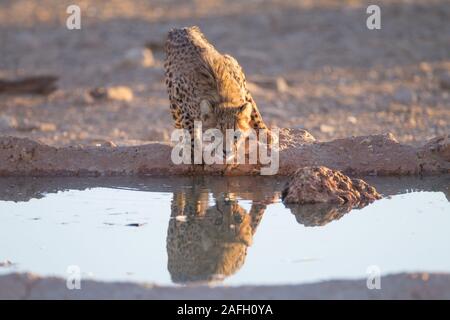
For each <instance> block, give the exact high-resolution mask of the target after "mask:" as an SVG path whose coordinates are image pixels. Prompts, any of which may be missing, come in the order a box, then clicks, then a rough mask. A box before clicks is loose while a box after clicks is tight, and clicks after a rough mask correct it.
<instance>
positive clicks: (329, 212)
mask: <svg viewBox="0 0 450 320" xmlns="http://www.w3.org/2000/svg"><path fill="white" fill-rule="evenodd" d="M369 204H370V202H360V203H359V204H358V206H357V207H354V206H352V205H349V204H342V205H338V204H331V203H317V204H303V205H300V204H286V205H285V206H286V208H289V210H291V212H292V214H293V215H295V219H296V220H297V222H298V223H300V224H302V225H304V226H305V227H316V226H324V225H326V224H328V223H330V222H331V221H333V220H339V219H340V218H342V217H343V216H344V215H345V214H347V213H349V212H350V211H352V210H353V209H362V208H364V207H365V206H367V205H369Z"/></svg>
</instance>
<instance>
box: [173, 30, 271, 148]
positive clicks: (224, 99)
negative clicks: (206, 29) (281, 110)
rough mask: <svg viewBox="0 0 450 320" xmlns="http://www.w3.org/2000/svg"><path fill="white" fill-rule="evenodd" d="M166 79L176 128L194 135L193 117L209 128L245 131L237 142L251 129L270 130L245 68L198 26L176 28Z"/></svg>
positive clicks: (192, 136) (243, 138)
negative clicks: (252, 92)
mask: <svg viewBox="0 0 450 320" xmlns="http://www.w3.org/2000/svg"><path fill="white" fill-rule="evenodd" d="M165 51H166V59H165V61H164V69H165V76H166V77H165V78H166V79H165V82H166V86H167V93H168V95H169V100H170V111H171V114H172V117H173V120H174V122H175V128H177V129H187V130H189V133H190V135H191V141H193V139H194V121H201V122H202V128H203V129H204V130H206V129H209V128H216V129H219V130H221V132H222V133H223V135H225V130H226V129H233V130H235V131H238V132H239V133H240V135H239V137H236V138H235V147H236V146H237V145H239V144H240V143H242V142H244V141H245V138H246V137H247V136H248V134H249V131H250V129H255V130H256V132H257V133H258V132H259V131H258V130H264V132H266V133H267V134H268V135H269V136H268V141H269V142H270V131H269V130H268V128H267V126H266V124H265V123H264V121H263V119H262V117H261V114H260V112H259V110H258V107H257V106H256V103H255V101H254V100H253V98H252V96H251V94H250V92H249V90H248V89H247V85H246V80H245V75H244V72H243V70H242V68H241V66H240V65H239V63H238V62H237V61H236V59H234V58H233V57H232V56H230V55H227V54H221V53H220V52H218V51H217V50H216V49H215V48H214V46H213V45H212V44H210V43H209V42H208V40H207V39H206V37H205V36H204V35H203V33H202V32H201V31H200V28H198V27H196V26H193V27H187V28H181V29H172V30H171V31H170V32H169V33H168V37H167V41H166V44H165Z"/></svg>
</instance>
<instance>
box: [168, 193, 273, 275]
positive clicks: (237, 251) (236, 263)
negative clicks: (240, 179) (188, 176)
mask: <svg viewBox="0 0 450 320" xmlns="http://www.w3.org/2000/svg"><path fill="white" fill-rule="evenodd" d="M237 198H238V194H234V193H228V192H225V193H218V194H214V193H213V204H212V205H210V204H209V193H208V190H207V189H204V188H201V187H198V186H193V188H191V189H188V190H186V191H180V192H177V193H174V195H173V199H172V206H171V208H172V212H171V219H170V221H169V228H168V232H167V255H168V269H169V273H170V275H171V278H172V281H173V282H176V283H188V282H209V281H214V280H220V279H223V278H224V277H226V276H230V275H232V274H234V273H235V272H236V271H237V270H239V269H240V268H241V266H242V265H243V263H244V261H245V257H246V255H247V247H248V246H250V245H251V244H252V239H253V235H254V234H255V232H256V229H257V228H258V225H259V223H260V221H261V219H262V217H263V215H264V211H265V209H266V205H267V202H271V201H270V200H269V201H261V202H258V201H253V203H252V205H251V209H250V211H249V212H247V211H246V210H245V209H244V208H242V207H241V206H240V205H239V203H238V200H237ZM180 217H183V219H181V218H180Z"/></svg>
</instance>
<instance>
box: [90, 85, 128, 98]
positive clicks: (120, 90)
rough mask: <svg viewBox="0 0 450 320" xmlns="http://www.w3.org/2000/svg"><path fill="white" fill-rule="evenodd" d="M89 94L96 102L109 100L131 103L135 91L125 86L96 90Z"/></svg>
mask: <svg viewBox="0 0 450 320" xmlns="http://www.w3.org/2000/svg"><path fill="white" fill-rule="evenodd" d="M89 94H90V95H91V97H92V98H94V99H96V100H101V99H108V100H117V101H126V102H130V101H132V100H133V98H134V95H133V91H132V90H131V89H130V88H129V87H125V86H117V87H109V88H103V87H101V88H95V89H93V90H91V91H90V93H89Z"/></svg>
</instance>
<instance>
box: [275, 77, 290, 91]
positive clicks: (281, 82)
mask: <svg viewBox="0 0 450 320" xmlns="http://www.w3.org/2000/svg"><path fill="white" fill-rule="evenodd" d="M275 83H276V87H277V91H278V92H281V93H284V92H287V91H289V85H288V84H287V82H286V80H285V79H284V78H282V77H277V79H276V80H275Z"/></svg>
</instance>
